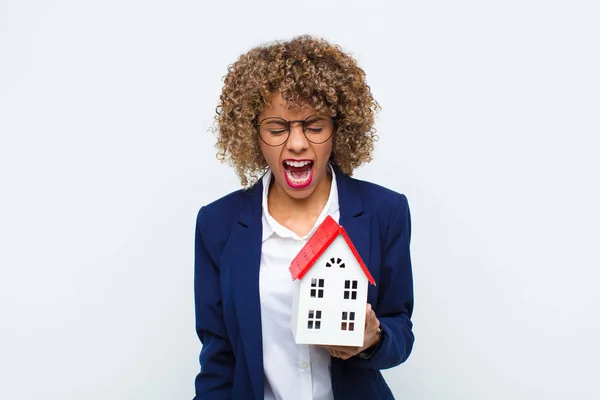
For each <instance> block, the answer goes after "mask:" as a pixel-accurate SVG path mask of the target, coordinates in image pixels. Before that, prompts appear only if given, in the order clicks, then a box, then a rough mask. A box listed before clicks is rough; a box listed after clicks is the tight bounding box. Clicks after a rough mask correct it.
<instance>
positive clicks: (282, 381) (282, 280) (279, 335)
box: [259, 168, 340, 400]
mask: <svg viewBox="0 0 600 400" xmlns="http://www.w3.org/2000/svg"><path fill="white" fill-rule="evenodd" d="M329 170H330V173H331V175H332V180H331V190H330V192H329V198H328V200H327V203H326V204H325V207H324V208H323V211H321V214H320V215H319V218H318V219H317V222H316V223H315V226H314V227H313V228H312V229H311V231H310V232H309V233H308V234H307V235H306V236H303V237H299V236H298V235H296V234H295V233H294V232H292V231H291V230H289V229H288V228H286V227H284V226H282V225H281V224H279V223H278V222H277V221H275V220H274V219H273V217H271V215H270V214H269V207H268V204H267V201H268V193H269V186H270V182H271V178H272V174H271V171H270V170H269V171H267V173H266V174H265V176H264V177H263V198H262V227H263V235H262V255H261V260H260V283H259V288H260V311H261V321H262V337H263V363H264V373H265V399H268V400H282V399H283V400H306V399H315V400H333V392H332V388H331V356H330V355H329V353H328V352H327V350H325V349H324V348H322V347H320V346H311V345H298V344H296V343H295V342H294V336H293V333H292V327H291V315H292V295H293V293H294V290H293V289H294V284H293V281H292V278H291V275H290V271H289V267H290V263H291V262H292V260H293V259H294V257H295V256H296V255H297V254H298V252H299V251H300V249H301V248H302V247H303V246H304V244H305V243H306V241H307V240H308V238H310V236H311V235H312V234H313V232H314V231H315V230H316V228H317V227H318V226H319V225H320V224H321V223H322V222H323V221H324V220H325V218H326V217H327V215H330V216H331V217H332V218H333V219H334V220H335V221H336V222H339V218H340V211H339V209H340V207H339V202H338V191H337V184H336V180H335V173H334V172H333V168H329Z"/></svg>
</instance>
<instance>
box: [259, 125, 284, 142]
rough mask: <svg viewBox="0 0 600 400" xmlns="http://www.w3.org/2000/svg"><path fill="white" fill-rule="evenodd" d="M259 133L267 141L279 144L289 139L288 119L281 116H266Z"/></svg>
mask: <svg viewBox="0 0 600 400" xmlns="http://www.w3.org/2000/svg"><path fill="white" fill-rule="evenodd" d="M259 133H260V137H261V138H262V140H264V141H265V143H267V144H268V145H271V146H278V145H280V144H282V143H283V142H285V141H286V140H287V137H288V124H287V121H286V120H284V119H281V118H266V119H264V120H263V121H262V122H261V123H260V131H259Z"/></svg>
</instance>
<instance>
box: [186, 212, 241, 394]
mask: <svg viewBox="0 0 600 400" xmlns="http://www.w3.org/2000/svg"><path fill="white" fill-rule="evenodd" d="M205 214H206V211H205V209H204V207H202V208H201V209H200V211H199V212H198V218H197V220H196V239H195V260H194V261H195V262H194V264H195V265H194V297H195V306H196V332H197V334H198V338H199V339H200V341H201V342H202V350H201V351H200V366H201V368H200V373H199V374H198V375H197V376H196V382H195V386H196V396H195V397H194V399H195V400H196V399H197V400H199V399H203V400H204V399H229V398H231V396H232V394H231V392H232V387H233V375H234V368H235V357H234V354H233V351H232V349H231V344H230V343H229V339H228V335H227V331H226V328H225V322H224V320H223V308H222V300H221V284H220V271H219V268H218V265H217V264H216V263H215V261H214V260H213V258H212V257H211V254H210V251H209V250H210V246H207V242H206V238H208V237H210V236H209V235H210V232H209V231H207V230H209V229H210V225H208V224H207V221H206V219H205Z"/></svg>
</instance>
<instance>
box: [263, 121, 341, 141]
mask: <svg viewBox="0 0 600 400" xmlns="http://www.w3.org/2000/svg"><path fill="white" fill-rule="evenodd" d="M294 122H299V123H301V124H302V132H303V133H304V136H306V139H307V140H308V141H309V142H311V143H314V144H321V143H325V142H326V141H328V140H329V138H330V137H331V135H333V131H334V130H335V118H332V117H330V116H328V115H320V114H316V115H311V116H309V117H307V118H306V119H304V120H301V119H298V120H294V121H287V120H285V119H283V118H279V117H268V118H265V119H263V120H261V121H260V122H258V123H255V124H254V126H255V127H256V128H257V129H258V134H259V136H260V138H261V139H262V141H263V142H265V144H267V145H268V146H273V147H276V146H281V145H282V144H284V143H285V142H287V140H288V138H289V137H290V132H291V130H292V123H294Z"/></svg>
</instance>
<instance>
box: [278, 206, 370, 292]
mask: <svg viewBox="0 0 600 400" xmlns="http://www.w3.org/2000/svg"><path fill="white" fill-rule="evenodd" d="M340 234H341V235H342V237H343V238H344V240H345V241H346V244H347V245H348V247H349V248H350V250H351V251H352V254H353V255H354V258H356V261H358V264H359V265H360V267H361V268H362V270H363V272H364V273H365V276H366V277H367V279H368V280H369V282H370V283H371V284H372V285H374V284H375V279H373V276H372V275H371V273H370V272H369V270H368V269H367V266H366V265H365V263H364V262H363V260H362V258H360V254H358V251H356V248H355V247H354V244H352V241H351V240H350V237H348V234H347V233H346V231H345V230H344V228H342V227H341V226H340V225H338V223H337V222H335V221H334V219H333V218H331V216H327V218H325V221H323V223H322V224H321V225H320V226H319V227H318V228H317V230H316V231H315V233H313V235H312V236H311V237H310V239H308V242H306V244H305V245H304V247H302V250H300V252H299V253H298V255H297V256H296V257H295V258H294V259H293V260H292V264H291V265H290V273H291V274H292V279H294V280H295V279H302V278H303V277H304V275H306V273H307V272H308V271H309V270H310V269H311V267H312V266H313V265H314V264H315V262H317V260H318V259H319V257H321V255H322V254H323V252H325V250H326V249H327V248H328V247H329V245H330V244H331V243H333V241H334V240H335V238H336V237H338V235H340Z"/></svg>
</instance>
